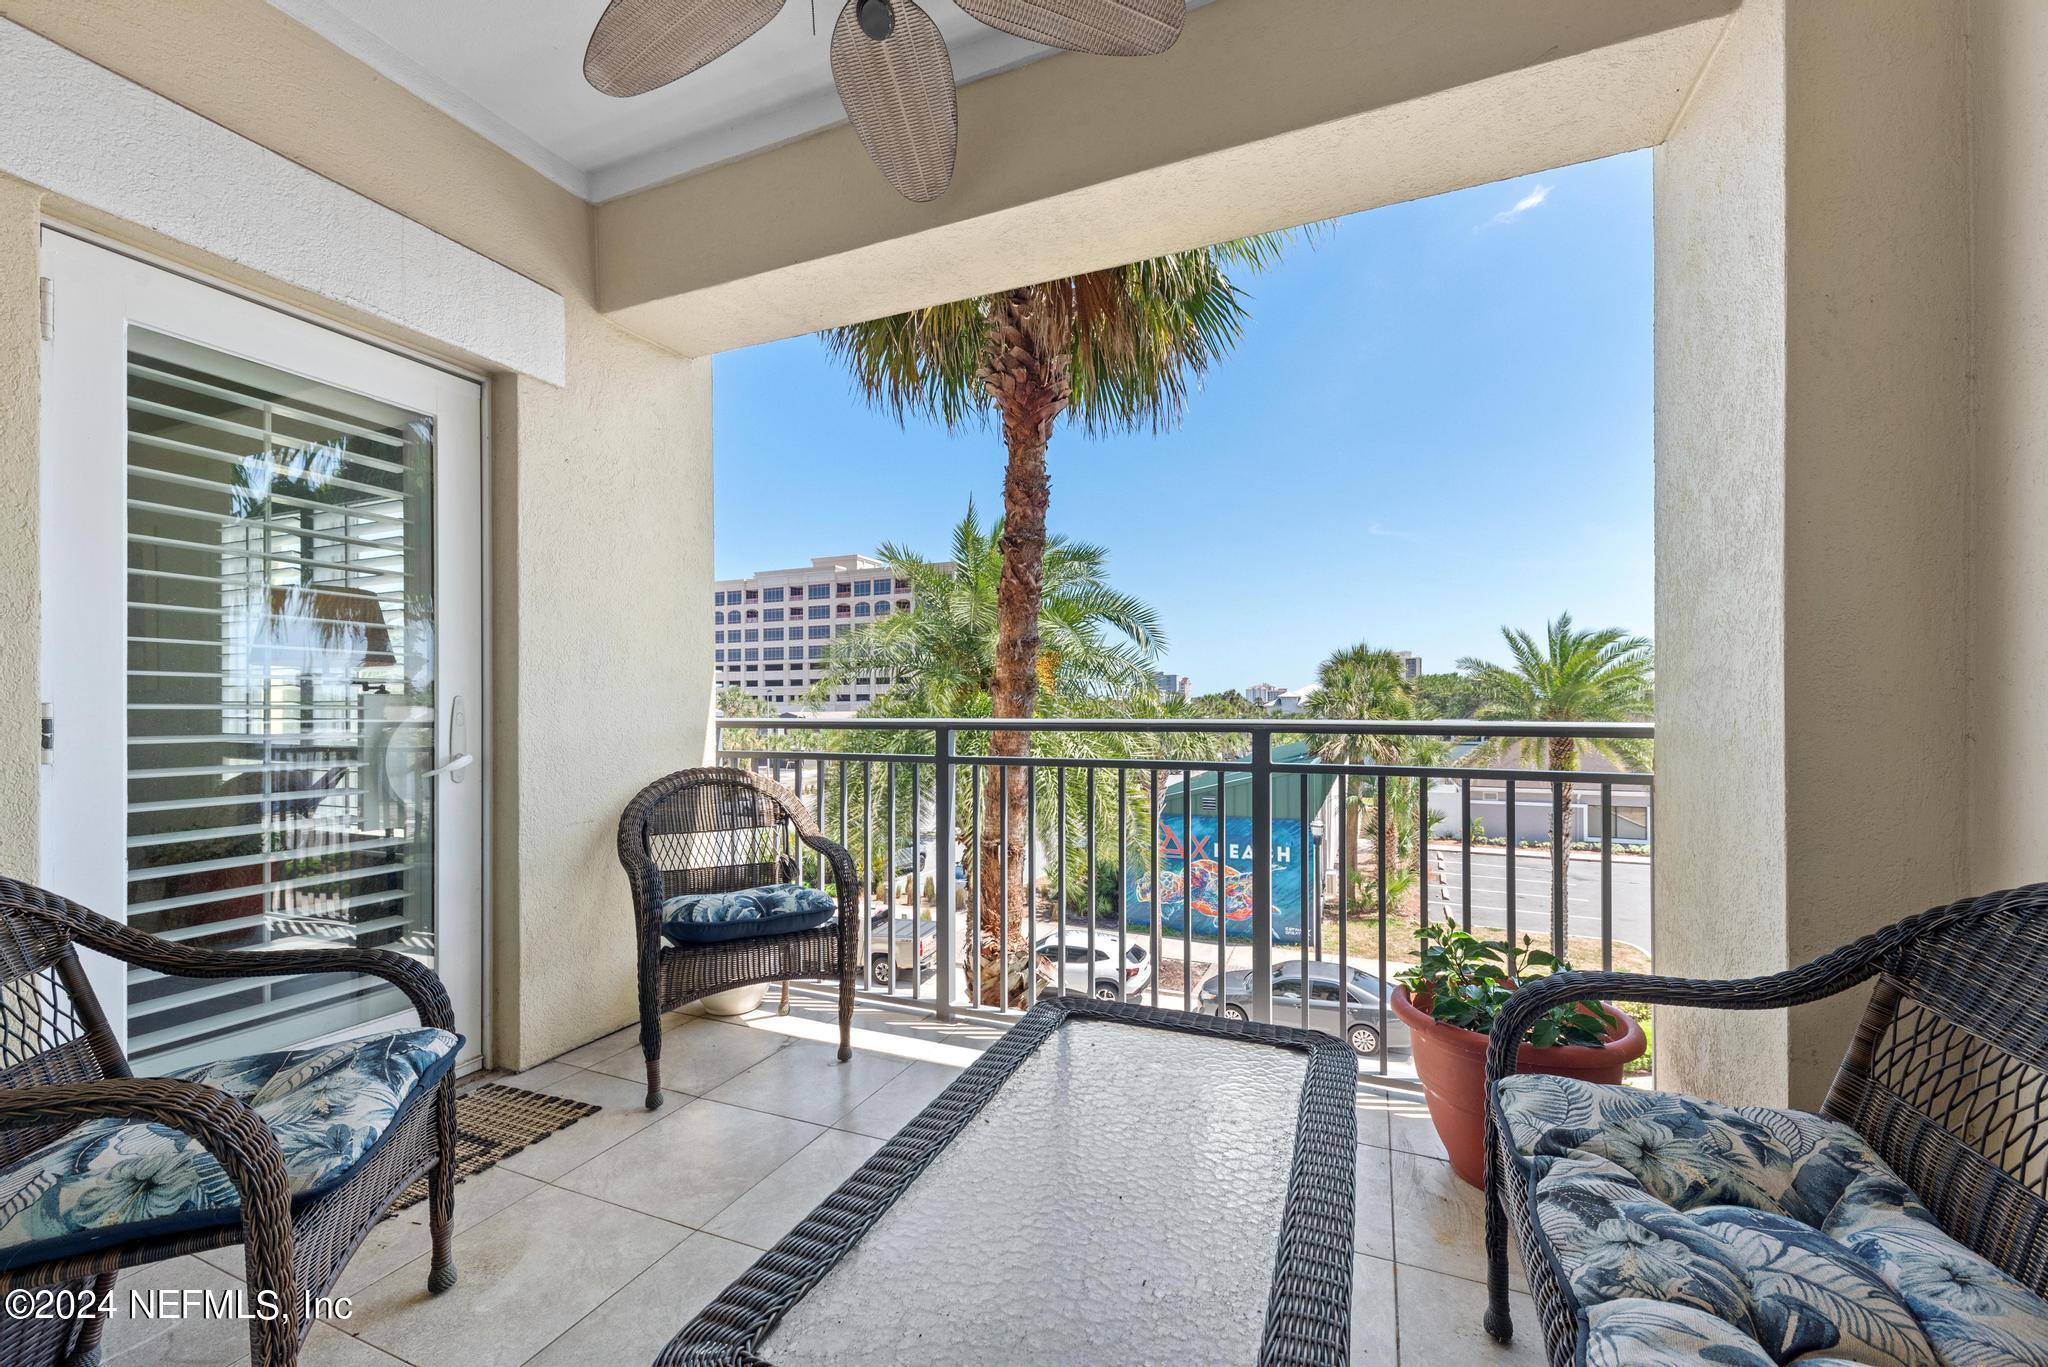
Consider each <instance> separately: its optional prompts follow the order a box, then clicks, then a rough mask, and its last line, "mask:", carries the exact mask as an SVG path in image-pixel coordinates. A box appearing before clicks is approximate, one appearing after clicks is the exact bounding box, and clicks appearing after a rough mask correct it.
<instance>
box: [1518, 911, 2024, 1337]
mask: <svg viewBox="0 0 2048 1367" xmlns="http://www.w3.org/2000/svg"><path fill="white" fill-rule="evenodd" d="M1872 978H1875V979H1876V980H1877V983H1876V986H1875V987H1874V988H1873V989H1872V991H1871V995H1870V1001H1869V1004H1868V1005H1867V1006H1866V1007H1865V1009H1864V1013H1863V1019H1862V1022H1861V1024H1860V1025H1859V1026H1858V1028H1857V1031H1856V1035H1855V1038H1854V1039H1853V1040H1852V1041H1851V1042H1850V1044H1849V1049H1848V1053H1847V1055H1846V1056H1845V1057H1844V1058H1843V1060H1842V1064H1841V1067H1840V1069H1839V1070H1838V1071H1837V1072H1836V1074H1835V1079H1834V1083H1833V1085H1832V1086H1831V1087H1830V1088H1829V1089H1828V1095H1827V1099H1826V1101H1825V1102H1824V1103H1823V1104H1822V1107H1821V1111H1820V1114H1821V1115H1823V1116H1825V1117H1826V1118H1828V1119H1830V1120H1835V1121H1839V1122H1841V1123H1842V1124H1844V1125H1847V1126H1848V1127H1849V1128H1850V1129H1852V1130H1854V1131H1856V1132H1857V1133H1858V1134H1859V1135H1861V1136H1862V1137H1863V1139H1864V1141H1865V1142H1867V1143H1868V1144H1869V1145H1870V1147H1871V1148H1872V1149H1873V1150H1875V1151H1876V1153H1877V1155H1878V1157H1880V1158H1881V1159H1883V1160H1884V1162H1885V1163H1886V1164H1887V1165H1888V1166H1889V1167H1890V1168H1891V1169H1892V1170H1893V1171H1894V1172H1896V1173H1897V1174H1898V1175H1899V1176H1900V1177H1901V1178H1902V1179H1904V1181H1905V1183H1906V1185H1907V1186H1909V1187H1910V1188H1912V1190H1913V1192H1914V1194H1915V1195H1917V1196H1918V1197H1919V1198H1920V1200H1921V1202H1922V1203H1923V1204H1924V1205H1925V1206H1926V1208H1927V1209H1928V1211H1929V1212H1931V1213H1932V1214H1933V1216H1934V1217H1935V1219H1936V1220H1938V1221H1939V1222H1940V1224H1941V1226H1942V1228H1943V1229H1944V1230H1946V1231H1947V1233H1948V1234H1949V1236H1950V1237H1952V1238H1954V1239H1955V1240H1956V1241H1957V1242H1959V1243H1961V1244H1963V1245H1965V1246H1966V1247H1968V1248H1969V1249H1971V1250H1973V1251H1975V1252H1976V1253H1977V1254H1978V1255H1980V1256H1981V1257H1983V1258H1984V1259H1986V1260H1987V1261H1989V1262H1991V1263H1994V1264H1996V1265H1997V1266H1998V1267H1999V1268H2001V1269H2003V1270H2004V1271H2005V1273H2006V1274H2007V1275H2009V1276H2010V1277H2012V1278H2013V1279H2014V1280H2015V1281H2017V1282H2019V1283H2020V1284H2021V1285H2023V1286H2025V1287H2027V1288H2028V1289H2030V1290H2032V1291H2033V1292H2035V1293H2036V1294H2037V1295H2039V1294H2048V1199H2044V1191H2048V1174H2044V1168H2043V1158H2042V1153H2043V1150H2044V1146H2048V884H2035V885H2032V886H2029V887H2024V888H2018V889H2014V890H2012V891H2010V892H1996V893H1991V894H1988V895H1986V896H1983V897H1977V898H1971V899H1967V900H1964V901H1960V902H1955V903H1953V904H1951V905H1949V906H1945V907H1936V908H1934V909H1933V910H1931V911H1926V912H1922V913H1921V914H1920V915H1917V916H1912V917H1909V918H1907V919H1906V920H1904V921H1900V922H1899V923H1898V924H1896V925H1893V926H1889V927H1887V928H1886V929H1884V930H1880V931H1877V932H1875V933H1874V934H1871V935H1867V936H1865V937H1863V938H1862V939H1860V940H1857V941H1856V942H1854V943H1853V944H1849V945H1846V946H1844V947H1842V948H1841V949H1837V950H1835V951H1833V952H1832V953H1830V954H1826V955H1823V956H1822V957H1821V958H1819V959H1816V960H1814V961H1813V962H1812V963H1809V964H1807V965H1805V966H1804V967H1801V968H1797V969H1793V970H1791V971H1789V972H1785V973H1777V974H1772V975H1770V976H1769V977H1764V978H1754V979H1749V980H1745V981H1735V982H1709V981H1699V980H1692V979H1685V978H1661V977H1653V976H1649V975H1640V974H1631V973H1564V974H1559V975H1557V976H1556V977H1553V978H1546V979H1542V980H1540V981H1538V982H1534V983H1531V984H1529V985H1528V986H1526V987H1524V988H1522V989H1520V990H1519V991H1517V992H1516V993H1515V994H1514V997H1513V999H1512V1001H1511V1003H1510V1005H1509V1006H1508V1008H1507V1010H1505V1011H1503V1012H1502V1013H1501V1015H1500V1019H1499V1020H1498V1021H1497V1022H1496V1023H1495V1026H1494V1030H1493V1036H1492V1042H1491V1044H1490V1046H1489V1048H1488V1054H1487V1070H1486V1071H1487V1093H1488V1096H1489V1098H1490V1102H1489V1105H1488V1108H1487V1137H1486V1145H1487V1154H1486V1157H1487V1163H1486V1192H1487V1205H1486V1250H1487V1284H1488V1286H1487V1289H1488V1309H1487V1312H1486V1327H1487V1330H1488V1332H1489V1333H1491V1334H1492V1335H1493V1337H1494V1338H1495V1339H1497V1340H1499V1341H1501V1342H1503V1343H1505V1342H1507V1341H1508V1339H1509V1337H1510V1336H1511V1335H1512V1333H1513V1326H1512V1324H1511V1322H1510V1319H1509V1313H1508V1265H1507V1255H1508V1248H1507V1246H1508V1229H1509V1222H1510V1221H1511V1220H1512V1221H1513V1222H1514V1228H1515V1231H1516V1234H1517V1236H1518V1238H1519V1240H1520V1242H1521V1245H1522V1248H1523V1250H1524V1257H1523V1262H1524V1265H1525V1267H1526V1269H1527V1271H1528V1275H1529V1289H1530V1291H1531V1293H1532V1295H1533V1296H1534V1299H1535V1302H1536V1309H1537V1313H1538V1316H1539V1317H1540V1319H1541V1320H1542V1323H1543V1334H1544V1339H1545V1342H1546V1345H1547V1347H1548V1350H1549V1356H1550V1361H1551V1363H1552V1364H1553V1365H1554V1367H1568V1364H1572V1363H1574V1362H1576V1361H1577V1360H1578V1359H1577V1354H1578V1351H1579V1344H1578V1341H1577V1339H1578V1327H1577V1318H1576V1314H1575V1312H1574V1309H1573V1306H1572V1303H1571V1300H1570V1298H1569V1295H1568V1293H1567V1291H1566V1289H1565V1288H1563V1287H1561V1286H1560V1285H1559V1284H1558V1281H1557V1278H1556V1276H1555V1275H1554V1273H1553V1272H1552V1270H1551V1265H1550V1263H1549V1262H1548V1261H1547V1260H1546V1259H1544V1258H1541V1257H1535V1256H1530V1255H1529V1253H1528V1252H1527V1250H1529V1249H1531V1248H1534V1247H1535V1246H1536V1241H1537V1238H1538V1233H1537V1231H1536V1228H1535V1226H1536V1216H1535V1213H1534V1211H1533V1210H1532V1209H1531V1206H1532V1202H1531V1201H1530V1193H1529V1192H1528V1190H1526V1182H1525V1180H1524V1176H1523V1172H1522V1169H1521V1166H1520V1164H1519V1163H1517V1162H1516V1161H1515V1156H1514V1155H1513V1154H1512V1153H1511V1152H1510V1148H1511V1143H1512V1141H1511V1139H1510V1138H1509V1135H1508V1130H1507V1124H1508V1121H1507V1115H1506V1112H1505V1111H1504V1109H1503V1107H1502V1105H1501V1093H1500V1088H1499V1083H1500V1080H1501V1079H1503V1078H1506V1077H1508V1076H1509V1075H1510V1074H1512V1073H1513V1072H1514V1071H1515V1055H1516V1052H1517V1050H1518V1048H1519V1042H1520V1040H1521V1038H1522V1036H1523V1035H1524V1034H1525V1033H1526V1031H1527V1029H1528V1027H1529V1026H1530V1024H1531V1023H1532V1022H1533V1021H1534V1020H1535V1019H1536V1018H1537V1017H1538V1016H1540V1015H1542V1014H1543V1012H1545V1011H1547V1010H1549V1009H1550V1008H1551V1007H1554V1006H1558V1005H1560V1004H1563V1003H1566V1002H1576V1001H1628V1002H1647V1003H1650V1004H1653V1005H1658V1006H1695V1007H1710V1008H1717V1009H1727V1010H1742V1011H1762V1010H1778V1009H1782V1008H1785V1007H1791V1006H1801V1005H1804V1004H1806V1003H1808V1002H1814V1001H1819V1000H1820V999H1822V998H1824V997H1830V996H1833V995H1835V994H1836V993H1839V992H1845V991H1848V990H1849V989H1851V988H1854V987H1857V986H1859V985H1860V984H1862V983H1864V982H1866V981H1869V980H1870V979H1872Z"/></svg>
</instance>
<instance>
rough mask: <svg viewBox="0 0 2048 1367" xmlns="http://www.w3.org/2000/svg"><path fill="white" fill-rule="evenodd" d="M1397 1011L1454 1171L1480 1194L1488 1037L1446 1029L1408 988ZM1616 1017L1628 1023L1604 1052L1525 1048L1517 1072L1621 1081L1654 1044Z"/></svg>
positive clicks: (1397, 999)
mask: <svg viewBox="0 0 2048 1367" xmlns="http://www.w3.org/2000/svg"><path fill="white" fill-rule="evenodd" d="M1389 1004H1390V1005H1391V1006H1392V1007H1393V1009H1394V1014H1395V1015H1397V1016H1399V1017H1400V1018H1401V1019H1402V1020H1403V1021H1405V1022H1406V1023H1407V1025H1408V1031H1409V1033H1410V1034H1411V1035H1412V1036H1413V1037H1414V1046H1415V1073H1416V1076H1418V1077H1420V1078H1421V1079H1422V1091H1423V1095H1424V1096H1425V1097H1427V1098H1428V1100H1429V1118H1430V1119H1431V1120H1432V1121H1434V1122H1435V1123H1436V1132H1437V1136H1438V1137H1439V1138H1441V1139H1442V1140H1443V1141H1444V1148H1445V1149H1446V1150H1447V1151H1449V1153H1450V1156H1451V1171H1453V1172H1455V1173H1457V1174H1458V1176H1460V1177H1462V1178H1464V1179H1465V1180H1466V1181H1467V1182H1469V1183H1471V1184H1472V1185H1473V1186H1475V1187H1477V1186H1483V1185H1485V1182H1486V1043H1487V1037H1486V1036H1485V1035H1481V1034H1476V1033H1474V1032H1473V1031H1470V1030H1461V1029H1459V1028H1458V1027H1457V1026H1455V1025H1445V1024H1444V1023H1443V1022H1442V1021H1440V1020H1437V1019H1436V1018H1435V1017H1434V1016H1432V1015H1430V1014H1429V1012H1427V1011H1425V1010H1423V1009H1422V1008H1421V1007H1419V1006H1417V1005H1416V1004H1415V1003H1414V1002H1413V1001H1411V1000H1409V997H1408V989H1407V988H1405V987H1397V988H1395V989H1394V995H1393V996H1392V997H1391V998H1390V999H1389ZM1608 1009H1609V1010H1610V1011H1613V1008H1612V1007H1609V1008H1608ZM1614 1015H1615V1017H1616V1018H1617V1019H1618V1020H1619V1021H1620V1022H1621V1024H1620V1025H1619V1026H1618V1027H1616V1029H1615V1031H1614V1033H1613V1034H1612V1035H1610V1036H1609V1037H1608V1041H1607V1043H1605V1044H1603V1045H1601V1046H1600V1047H1599V1048H1597V1049H1593V1048H1586V1047H1583V1046H1580V1045H1573V1044H1559V1045H1553V1046H1552V1047H1551V1048H1548V1049H1537V1048H1534V1047H1532V1046H1530V1045H1527V1044H1525V1045H1523V1046H1522V1048H1521V1051H1520V1052H1519V1053H1517V1054H1516V1055H1515V1071H1516V1072H1517V1073H1549V1074H1552V1075H1554V1076H1557V1077H1575V1078H1581V1079H1583V1080H1585V1081H1587V1082H1620V1081H1621V1074H1622V1070H1623V1069H1625V1068H1627V1067H1628V1065H1629V1064H1631V1063H1633V1062H1635V1061H1636V1060H1637V1059H1639V1058H1641V1057H1642V1056H1643V1050H1645V1049H1647V1048H1648V1047H1649V1041H1648V1040H1646V1039H1645V1038H1643V1027H1642V1026H1641V1025H1639V1024H1637V1023H1636V1019H1635V1017H1634V1016H1631V1015H1629V1014H1628V1013H1626V1012H1624V1011H1614Z"/></svg>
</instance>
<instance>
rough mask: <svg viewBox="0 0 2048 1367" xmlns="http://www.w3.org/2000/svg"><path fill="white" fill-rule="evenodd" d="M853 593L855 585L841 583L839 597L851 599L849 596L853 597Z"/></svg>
mask: <svg viewBox="0 0 2048 1367" xmlns="http://www.w3.org/2000/svg"><path fill="white" fill-rule="evenodd" d="M852 593H853V585H852V584H848V583H841V584H840V585H839V596H840V597H841V598H846V597H849V596H851V595H852Z"/></svg>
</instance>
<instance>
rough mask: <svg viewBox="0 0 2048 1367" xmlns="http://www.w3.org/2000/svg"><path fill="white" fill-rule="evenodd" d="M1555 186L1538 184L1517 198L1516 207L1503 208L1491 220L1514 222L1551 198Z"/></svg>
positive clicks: (1501, 222) (1494, 222)
mask: <svg viewBox="0 0 2048 1367" xmlns="http://www.w3.org/2000/svg"><path fill="white" fill-rule="evenodd" d="M1553 188H1555V187H1553V186H1549V185H1539V186H1537V187H1536V188H1535V189H1533V190H1531V191H1530V192H1529V193H1528V194H1526V195H1523V196H1522V197H1521V198H1520V199H1518V200H1516V201H1515V207H1514V208H1512V209H1503V210H1501V211H1500V212H1499V213H1497V214H1495V215H1494V216H1493V218H1492V220H1491V222H1492V223H1493V224H1495V225H1498V224H1503V223H1513V222H1514V221H1515V220H1516V219H1518V218H1520V217H1521V216H1522V215H1523V214H1526V213H1528V212H1529V211H1530V210H1531V209H1533V208H1535V207H1536V206H1537V205H1539V204H1541V203H1543V201H1544V200H1546V199H1549V198H1550V192H1551V190H1552V189H1553Z"/></svg>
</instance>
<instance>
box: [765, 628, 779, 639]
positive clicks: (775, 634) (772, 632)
mask: <svg viewBox="0 0 2048 1367" xmlns="http://www.w3.org/2000/svg"><path fill="white" fill-rule="evenodd" d="M761 639H762V640H764V641H779V640H781V639H782V628H781V627H769V628H768V629H767V630H766V631H764V632H762V633H761Z"/></svg>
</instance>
